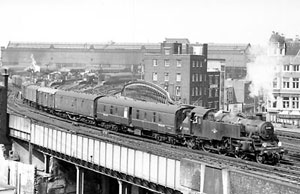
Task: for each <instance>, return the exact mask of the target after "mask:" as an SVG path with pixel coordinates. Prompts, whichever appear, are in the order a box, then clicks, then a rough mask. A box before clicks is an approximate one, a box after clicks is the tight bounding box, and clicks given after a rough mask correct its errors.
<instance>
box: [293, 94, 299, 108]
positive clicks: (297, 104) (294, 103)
mask: <svg viewBox="0 0 300 194" xmlns="http://www.w3.org/2000/svg"><path fill="white" fill-rule="evenodd" d="M292 103H293V108H295V109H298V108H299V97H293V100H292Z"/></svg>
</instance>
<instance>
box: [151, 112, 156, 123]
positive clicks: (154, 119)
mask: <svg viewBox="0 0 300 194" xmlns="http://www.w3.org/2000/svg"><path fill="white" fill-rule="evenodd" d="M152 121H153V122H156V112H154V113H153V118H152Z"/></svg>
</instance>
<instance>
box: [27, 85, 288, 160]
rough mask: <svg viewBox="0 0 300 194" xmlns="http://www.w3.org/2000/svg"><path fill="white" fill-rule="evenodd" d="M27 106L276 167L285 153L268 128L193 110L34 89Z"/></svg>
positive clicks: (256, 122) (30, 89) (29, 89)
mask: <svg viewBox="0 0 300 194" xmlns="http://www.w3.org/2000/svg"><path fill="white" fill-rule="evenodd" d="M22 91H23V92H24V93H23V99H24V101H25V102H28V103H30V104H31V105H33V106H35V107H38V108H40V109H42V110H46V111H48V112H51V113H53V114H55V115H58V116H61V117H64V118H68V119H71V120H74V121H81V122H86V123H90V124H95V125H98V126H101V127H103V128H106V129H111V130H115V131H123V132H127V133H133V134H135V135H141V136H147V137H151V138H155V139H157V140H159V141H163V142H167V143H171V144H182V145H186V146H188V147H190V148H193V149H203V150H204V151H209V152H216V153H219V154H224V155H232V156H235V157H240V158H250V157H251V158H255V159H256V160H257V161H258V162H262V163H277V162H278V160H279V159H280V158H281V157H282V155H283V152H284V150H283V149H282V148H281V147H280V143H278V139H277V137H276V135H275V134H274V127H273V125H272V124H271V123H269V122H265V121H261V120H258V119H248V118H246V117H244V116H241V115H232V114H230V113H220V112H219V113H217V114H216V113H215V112H214V110H212V109H206V108H203V107H199V106H192V105H168V104H160V103H154V102H145V101H137V100H133V99H129V98H126V97H116V96H97V95H91V94H83V93H76V92H68V91H62V90H55V89H46V88H43V87H38V86H34V85H24V86H23V88H22Z"/></svg>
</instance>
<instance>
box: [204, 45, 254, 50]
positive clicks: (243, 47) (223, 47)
mask: <svg viewBox="0 0 300 194" xmlns="http://www.w3.org/2000/svg"><path fill="white" fill-rule="evenodd" d="M249 47H251V45H250V43H243V44H230V43H223V44H222V43H208V48H207V49H208V51H218V50H222V51H224V50H228V51H244V50H247V49H248V48H249Z"/></svg>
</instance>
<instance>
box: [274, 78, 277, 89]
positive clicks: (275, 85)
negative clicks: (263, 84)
mask: <svg viewBox="0 0 300 194" xmlns="http://www.w3.org/2000/svg"><path fill="white" fill-rule="evenodd" d="M277 87H278V85H277V77H276V78H275V79H274V80H273V88H277Z"/></svg>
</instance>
